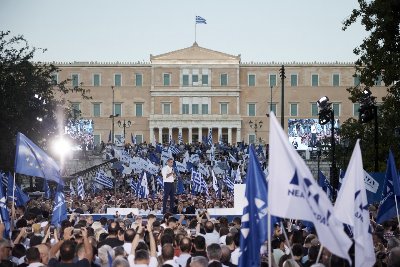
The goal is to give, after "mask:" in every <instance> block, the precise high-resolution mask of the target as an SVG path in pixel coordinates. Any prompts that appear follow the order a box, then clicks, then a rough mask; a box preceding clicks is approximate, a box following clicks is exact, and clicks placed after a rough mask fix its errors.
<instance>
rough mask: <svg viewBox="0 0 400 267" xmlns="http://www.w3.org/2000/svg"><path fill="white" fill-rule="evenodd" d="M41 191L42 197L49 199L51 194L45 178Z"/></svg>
mask: <svg viewBox="0 0 400 267" xmlns="http://www.w3.org/2000/svg"><path fill="white" fill-rule="evenodd" d="M43 192H44V198H46V199H50V196H51V194H50V187H49V184H48V183H47V180H46V179H44V180H43Z"/></svg>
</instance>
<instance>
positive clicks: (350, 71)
mask: <svg viewBox="0 0 400 267" xmlns="http://www.w3.org/2000/svg"><path fill="white" fill-rule="evenodd" d="M283 64H284V66H285V74H286V79H285V81H284V88H285V90H284V97H285V98H284V105H283V107H284V122H285V130H286V131H287V125H288V119H294V118H299V119H306V118H318V107H317V105H316V101H317V100H318V99H320V98H321V97H322V96H328V97H329V99H330V101H331V102H332V107H333V110H334V114H335V118H338V119H339V120H340V122H343V121H345V120H346V119H348V118H350V117H358V108H359V104H358V103H352V102H351V101H350V100H349V99H348V97H349V93H348V92H347V91H346V88H348V87H350V86H353V85H356V84H358V83H359V79H358V77H357V76H356V75H355V68H354V63H341V62H329V63H325V62H302V63H299V62H290V63H289V62H288V63H283ZM55 65H56V66H57V67H59V68H60V70H61V71H60V72H59V73H58V74H57V76H56V77H55V79H57V80H58V81H61V80H65V79H70V80H71V86H78V85H80V86H82V87H83V88H86V89H90V95H91V96H92V99H90V100H82V98H81V97H80V95H78V94H71V95H68V100H69V101H71V103H72V107H73V109H76V110H79V111H80V112H81V113H80V114H81V115H80V116H81V117H82V118H86V119H92V120H93V122H94V142H95V144H98V143H100V142H101V141H104V142H107V141H108V138H109V133H110V131H111V129H112V117H113V116H114V136H115V138H118V137H120V136H121V135H122V134H123V130H124V129H123V128H122V127H121V126H123V122H124V121H125V123H126V124H127V123H128V121H130V122H131V125H130V127H129V128H128V127H126V128H125V132H126V140H127V141H128V140H130V136H131V134H132V135H134V136H136V140H137V141H138V142H144V141H146V142H154V140H156V141H157V142H160V141H163V142H165V141H167V140H168V139H169V136H172V138H173V139H174V140H178V135H179V133H181V134H182V137H183V140H184V142H186V143H187V142H189V143H191V142H195V141H198V140H200V141H201V140H202V137H203V136H207V135H208V133H209V131H210V130H211V131H212V134H213V140H214V142H216V141H217V140H219V139H220V138H222V139H223V141H224V142H227V143H230V144H233V143H236V142H241V141H244V142H246V143H253V142H260V141H261V142H263V143H268V138H269V136H268V135H269V117H268V116H267V114H269V113H270V111H271V110H272V111H274V112H275V114H276V115H277V118H278V120H281V107H282V102H281V90H282V89H281V87H282V82H281V78H280V75H279V74H280V73H279V69H280V68H281V66H282V63H274V62H270V63H261V62H242V61H241V57H240V55H229V54H226V53H223V52H218V51H214V50H211V49H208V48H204V47H201V46H199V45H198V44H197V43H194V44H193V45H192V46H190V47H187V48H183V49H180V50H176V51H172V52H168V53H165V54H161V55H150V61H149V62H137V63H121V62H111V63H109V62H107V63H104V62H68V63H55ZM371 90H372V93H373V94H374V96H377V97H378V98H377V99H378V102H379V100H380V99H381V97H382V96H384V95H385V94H386V87H385V86H384V84H383V82H382V81H380V80H377V81H376V86H374V87H373V88H371ZM118 121H120V122H121V123H120V124H121V125H119V124H118ZM256 124H257V125H256ZM251 126H252V127H251Z"/></svg>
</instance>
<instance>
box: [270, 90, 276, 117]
mask: <svg viewBox="0 0 400 267" xmlns="http://www.w3.org/2000/svg"><path fill="white" fill-rule="evenodd" d="M272 88H274V86H273V85H271V98H270V101H269V113H271V111H272ZM275 115H276V114H275Z"/></svg>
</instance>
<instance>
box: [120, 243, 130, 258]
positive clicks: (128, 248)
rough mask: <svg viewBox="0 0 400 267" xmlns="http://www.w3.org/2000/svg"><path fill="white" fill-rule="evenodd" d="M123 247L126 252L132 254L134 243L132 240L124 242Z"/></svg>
mask: <svg viewBox="0 0 400 267" xmlns="http://www.w3.org/2000/svg"><path fill="white" fill-rule="evenodd" d="M122 247H123V248H124V250H125V252H126V253H127V254H128V255H129V254H131V251H132V243H131V242H127V243H124V244H123V245H122Z"/></svg>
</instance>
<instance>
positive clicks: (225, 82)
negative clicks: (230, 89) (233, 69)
mask: <svg viewBox="0 0 400 267" xmlns="http://www.w3.org/2000/svg"><path fill="white" fill-rule="evenodd" d="M220 79H221V86H228V74H227V73H222V74H221V77H220Z"/></svg>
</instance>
